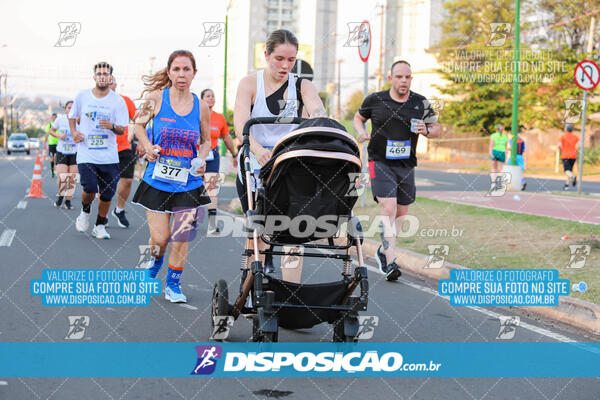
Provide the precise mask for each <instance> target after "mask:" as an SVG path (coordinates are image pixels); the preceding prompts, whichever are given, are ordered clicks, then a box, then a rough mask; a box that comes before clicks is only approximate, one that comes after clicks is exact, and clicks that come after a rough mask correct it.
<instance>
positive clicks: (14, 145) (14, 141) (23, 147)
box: [6, 133, 29, 154]
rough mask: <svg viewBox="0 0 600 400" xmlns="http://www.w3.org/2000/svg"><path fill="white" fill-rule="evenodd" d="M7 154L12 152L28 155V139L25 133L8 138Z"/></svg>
mask: <svg viewBox="0 0 600 400" xmlns="http://www.w3.org/2000/svg"><path fill="white" fill-rule="evenodd" d="M6 152H7V153H8V154H10V153H13V152H25V153H27V154H29V138H28V137H27V134H26V133H13V134H11V135H10V137H9V138H8V147H7V149H6Z"/></svg>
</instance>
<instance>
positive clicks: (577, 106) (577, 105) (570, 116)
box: [563, 99, 583, 124]
mask: <svg viewBox="0 0 600 400" xmlns="http://www.w3.org/2000/svg"><path fill="white" fill-rule="evenodd" d="M582 112H583V100H578V99H566V100H565V115H564V117H563V122H564V123H565V124H576V123H577V122H579V121H580V120H581V113H582Z"/></svg>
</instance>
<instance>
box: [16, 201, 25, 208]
mask: <svg viewBox="0 0 600 400" xmlns="http://www.w3.org/2000/svg"><path fill="white" fill-rule="evenodd" d="M25 207H27V201H25V200H21V201H20V202H19V204H17V208H20V209H23V210H24V209H25Z"/></svg>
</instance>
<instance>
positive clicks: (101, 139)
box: [87, 134, 108, 150]
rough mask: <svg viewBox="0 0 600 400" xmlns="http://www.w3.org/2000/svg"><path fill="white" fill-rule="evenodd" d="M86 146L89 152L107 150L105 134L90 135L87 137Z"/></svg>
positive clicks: (106, 136)
mask: <svg viewBox="0 0 600 400" xmlns="http://www.w3.org/2000/svg"><path fill="white" fill-rule="evenodd" d="M87 145H88V149H90V150H102V149H107V148H108V135H107V134H92V135H88V137H87Z"/></svg>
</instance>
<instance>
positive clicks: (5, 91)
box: [0, 74, 8, 148]
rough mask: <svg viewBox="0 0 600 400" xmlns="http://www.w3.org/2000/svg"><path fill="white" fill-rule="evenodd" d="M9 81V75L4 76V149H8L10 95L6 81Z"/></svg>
mask: <svg viewBox="0 0 600 400" xmlns="http://www.w3.org/2000/svg"><path fill="white" fill-rule="evenodd" d="M7 79H8V74H4V148H6V126H7V125H8V121H7V117H8V112H7V110H6V96H7V95H8V90H7V89H6V80H7ZM1 83H2V79H0V84H1Z"/></svg>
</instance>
